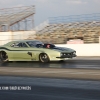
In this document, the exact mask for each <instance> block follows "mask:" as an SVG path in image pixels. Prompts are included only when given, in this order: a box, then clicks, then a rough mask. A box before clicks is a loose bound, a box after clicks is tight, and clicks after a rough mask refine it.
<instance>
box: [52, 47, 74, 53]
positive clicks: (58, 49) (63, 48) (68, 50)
mask: <svg viewBox="0 0 100 100" xmlns="http://www.w3.org/2000/svg"><path fill="white" fill-rule="evenodd" d="M53 50H56V51H60V52H74V51H75V50H73V49H71V48H65V47H54V48H53Z"/></svg>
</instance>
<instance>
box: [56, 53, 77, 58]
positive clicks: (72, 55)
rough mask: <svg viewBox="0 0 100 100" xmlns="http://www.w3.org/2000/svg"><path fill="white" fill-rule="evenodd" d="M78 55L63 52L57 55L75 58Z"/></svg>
mask: <svg viewBox="0 0 100 100" xmlns="http://www.w3.org/2000/svg"><path fill="white" fill-rule="evenodd" d="M76 56H77V55H76V54H75V53H63V54H62V55H61V56H60V57H56V58H73V57H76Z"/></svg>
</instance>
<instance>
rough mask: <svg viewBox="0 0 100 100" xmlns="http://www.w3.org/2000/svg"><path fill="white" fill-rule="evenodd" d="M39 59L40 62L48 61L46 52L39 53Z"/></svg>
mask: <svg viewBox="0 0 100 100" xmlns="http://www.w3.org/2000/svg"><path fill="white" fill-rule="evenodd" d="M39 61H40V62H42V63H47V62H49V61H50V59H49V57H48V55H47V54H46V53H41V54H40V55H39Z"/></svg>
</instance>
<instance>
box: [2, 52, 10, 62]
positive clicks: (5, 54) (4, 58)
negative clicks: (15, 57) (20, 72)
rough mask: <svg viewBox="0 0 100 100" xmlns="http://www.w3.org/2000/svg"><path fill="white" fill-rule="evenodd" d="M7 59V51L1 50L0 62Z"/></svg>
mask: <svg viewBox="0 0 100 100" xmlns="http://www.w3.org/2000/svg"><path fill="white" fill-rule="evenodd" d="M7 61H8V56H7V53H6V52H5V51H1V52H0V62H1V63H3V62H7Z"/></svg>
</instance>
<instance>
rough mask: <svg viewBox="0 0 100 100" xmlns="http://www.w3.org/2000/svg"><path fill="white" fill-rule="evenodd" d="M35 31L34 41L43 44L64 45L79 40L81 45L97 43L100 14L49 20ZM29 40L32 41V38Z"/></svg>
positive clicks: (99, 30) (99, 32)
mask: <svg viewBox="0 0 100 100" xmlns="http://www.w3.org/2000/svg"><path fill="white" fill-rule="evenodd" d="M35 29H36V31H37V34H36V37H35V39H38V40H41V41H43V42H51V43H55V44H58V43H59V44H65V43H67V41H68V40H70V39H72V40H73V39H81V40H83V43H99V36H100V14H99V13H98V14H85V15H73V16H62V17H54V18H49V20H48V21H47V23H46V22H45V24H44V23H43V25H42V24H41V25H40V26H38V27H36V28H35ZM29 39H33V38H32V36H30V37H29Z"/></svg>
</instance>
